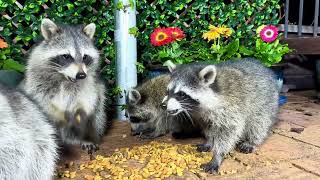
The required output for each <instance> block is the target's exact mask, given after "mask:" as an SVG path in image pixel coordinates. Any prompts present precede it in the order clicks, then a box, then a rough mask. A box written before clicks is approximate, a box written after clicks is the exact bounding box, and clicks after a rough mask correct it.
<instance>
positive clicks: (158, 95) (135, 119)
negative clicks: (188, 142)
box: [127, 75, 199, 138]
mask: <svg viewBox="0 0 320 180" xmlns="http://www.w3.org/2000/svg"><path fill="white" fill-rule="evenodd" d="M169 80H170V76H169V75H160V76H158V77H155V78H153V79H151V80H148V81H146V82H144V83H142V84H141V85H140V86H138V87H137V88H136V89H131V90H130V91H129V92H128V94H127V101H128V102H127V103H128V109H127V114H128V115H129V119H130V122H131V128H132V129H131V130H132V133H133V135H137V134H140V137H141V138H156V137H159V136H162V135H165V134H167V133H169V132H172V136H173V137H175V138H185V137H191V136H193V135H196V136H197V135H199V133H198V132H199V131H197V129H196V127H194V126H193V125H192V123H191V121H190V119H189V117H187V116H185V115H182V114H181V116H179V117H168V116H167V113H166V110H165V109H164V108H163V107H162V106H161V105H162V99H163V97H165V94H166V88H167V85H168V83H169ZM172 118H175V121H172Z"/></svg>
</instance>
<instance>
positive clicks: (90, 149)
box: [81, 143, 99, 155]
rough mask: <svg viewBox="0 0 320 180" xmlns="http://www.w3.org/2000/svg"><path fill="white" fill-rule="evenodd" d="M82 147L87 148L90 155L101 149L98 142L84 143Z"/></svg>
mask: <svg viewBox="0 0 320 180" xmlns="http://www.w3.org/2000/svg"><path fill="white" fill-rule="evenodd" d="M81 148H82V149H83V150H87V151H88V154H90V155H91V154H93V153H94V152H96V151H98V150H99V146H98V144H93V143H82V144H81Z"/></svg>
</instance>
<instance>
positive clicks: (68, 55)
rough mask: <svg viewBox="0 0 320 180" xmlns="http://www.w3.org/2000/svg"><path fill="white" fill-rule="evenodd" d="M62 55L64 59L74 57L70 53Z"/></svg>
mask: <svg viewBox="0 0 320 180" xmlns="http://www.w3.org/2000/svg"><path fill="white" fill-rule="evenodd" d="M62 57H63V58H64V59H72V56H71V55H70V54H63V55H62Z"/></svg>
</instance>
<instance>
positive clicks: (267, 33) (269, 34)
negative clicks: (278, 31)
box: [264, 30, 274, 38]
mask: <svg viewBox="0 0 320 180" xmlns="http://www.w3.org/2000/svg"><path fill="white" fill-rule="evenodd" d="M264 35H265V36H266V37H268V38H270V37H272V36H273V35H274V32H273V31H272V30H267V31H266V32H265V33H264Z"/></svg>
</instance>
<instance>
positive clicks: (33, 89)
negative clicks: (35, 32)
mask: <svg viewBox="0 0 320 180" xmlns="http://www.w3.org/2000/svg"><path fill="white" fill-rule="evenodd" d="M41 30H42V35H43V36H44V38H45V39H44V41H42V42H41V43H40V44H38V45H36V46H35V47H34V48H33V49H32V51H31V54H30V57H29V59H28V62H27V68H26V69H27V71H26V77H25V81H24V82H23V85H22V87H23V89H24V90H25V91H26V93H27V94H29V95H31V96H32V97H33V98H34V99H35V100H36V101H37V102H38V103H39V104H40V106H41V107H42V108H43V109H44V111H45V112H46V113H48V115H49V116H50V117H51V118H52V119H53V121H54V123H55V124H56V125H57V127H58V129H59V132H60V133H59V134H60V137H61V138H60V139H61V140H62V142H63V143H67V144H82V145H89V146H91V145H93V144H97V143H99V141H100V138H101V136H102V135H103V134H104V130H105V125H106V115H105V111H104V110H105V108H104V102H105V99H106V97H105V94H104V93H105V86H104V84H103V83H102V82H101V81H100V80H99V79H98V73H97V69H98V66H99V53H98V50H97V49H96V48H95V46H94V44H93V41H92V37H93V34H94V31H95V25H94V24H89V25H87V26H67V25H56V24H55V23H53V22H52V21H51V20H48V19H44V20H43V21H42V25H41ZM86 58H87V60H90V61H86ZM86 62H90V63H86ZM79 73H82V74H84V75H85V78H82V79H77V76H78V74H79ZM79 112H81V113H79ZM78 115H79V116H81V121H80V122H81V123H79V124H77V123H75V122H76V121H75V120H74V118H76V117H77V116H78Z"/></svg>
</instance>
